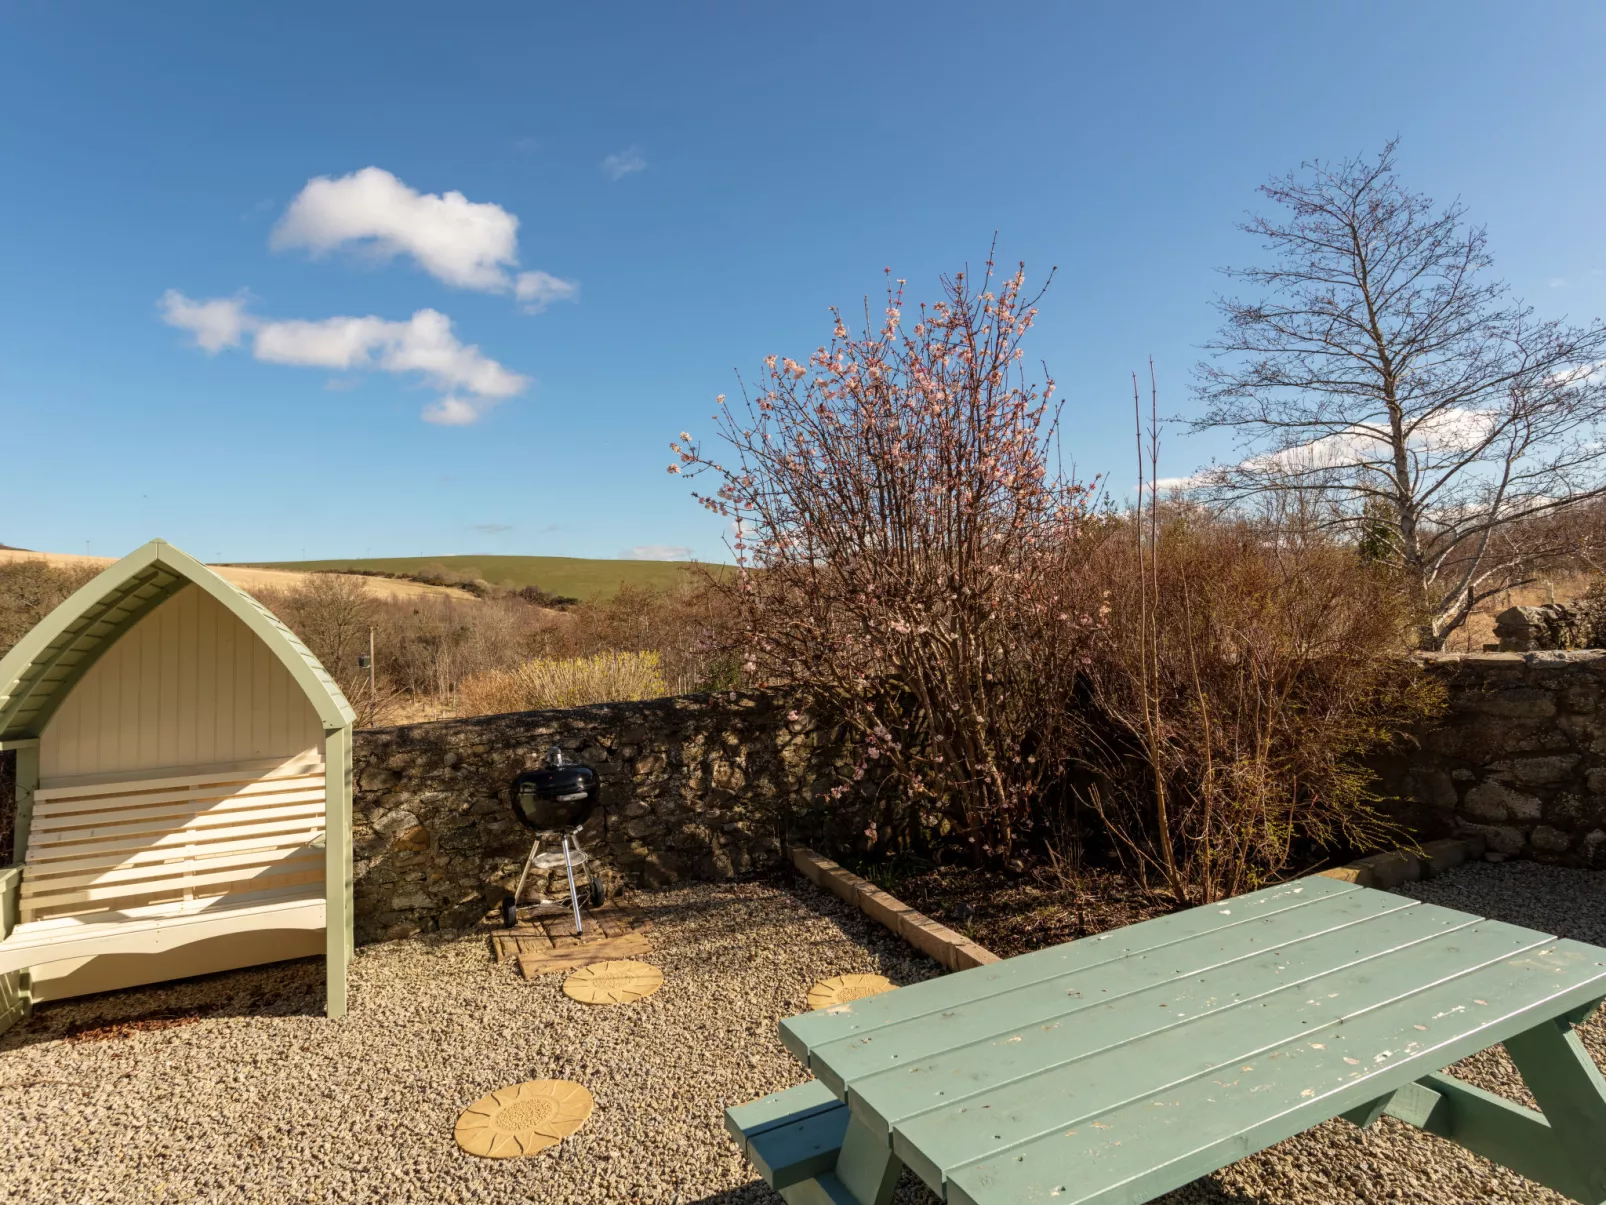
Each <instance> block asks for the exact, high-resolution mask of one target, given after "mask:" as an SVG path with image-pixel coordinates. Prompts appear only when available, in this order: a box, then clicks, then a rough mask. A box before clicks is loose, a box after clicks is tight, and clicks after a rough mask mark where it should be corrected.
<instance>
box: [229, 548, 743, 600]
mask: <svg viewBox="0 0 1606 1205" xmlns="http://www.w3.org/2000/svg"><path fill="white" fill-rule="evenodd" d="M251 564H252V565H253V566H255V567H258V568H263V569H300V570H305V571H309V572H310V571H316V570H320V569H333V570H348V571H350V570H358V571H361V570H364V569H367V570H375V571H378V572H380V573H395V574H399V575H411V574H416V573H419V572H421V571H422V570H423V569H424V567H425V566H433V565H443V566H445V567H446V568H447V569H451V570H453V571H455V572H457V573H463V574H467V575H468V576H470V577H479V578H484V579H485V580H486V581H488V582H490V583H491V584H492V585H496V586H502V585H511V586H537V587H539V588H540V589H542V590H545V591H546V592H547V593H548V594H561V595H564V596H566V597H568V598H578V599H593V598H612V597H613V596H614V595H615V594H617V593H618V592H619V587H620V586H622V585H631V586H651V587H658V588H660V589H662V588H668V587H671V586H674V585H676V584H677V583H679V582H681V581H683V580H684V579H685V576H686V574H687V571H688V570H689V569H691V563H690V562H688V561H593V560H590V559H588V558H585V557H573V556H391V557H354V558H352V559H351V560H333V561H253V562H251ZM710 567H711V568H713V569H715V570H716V571H718V570H720V569H722V568H725V567H724V566H718V565H716V566H710Z"/></svg>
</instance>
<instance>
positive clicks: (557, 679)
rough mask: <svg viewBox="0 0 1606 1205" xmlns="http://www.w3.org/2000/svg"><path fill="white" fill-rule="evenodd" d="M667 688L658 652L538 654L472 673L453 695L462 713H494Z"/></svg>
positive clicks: (646, 695)
mask: <svg viewBox="0 0 1606 1205" xmlns="http://www.w3.org/2000/svg"><path fill="white" fill-rule="evenodd" d="M668 693H669V691H668V689H667V688H666V687H665V686H664V680H663V675H662V674H661V673H660V672H659V669H658V654H657V653H611V652H607V653H597V654H596V655H594V656H591V657H570V658H566V659H563V660H554V659H548V658H537V659H535V660H531V661H526V662H524V663H523V664H522V665H518V666H515V667H514V668H513V669H508V670H491V671H490V672H488V673H483V674H476V675H474V676H473V677H471V678H468V679H466V680H465V681H464V682H463V684H462V686H461V687H460V688H459V689H458V695H457V698H458V712H459V714H461V715H494V714H496V713H499V712H507V711H545V710H549V709H557V708H566V707H584V706H586V705H587V704H590V703H623V702H627V701H630V700H634V699H656V698H659V697H661V696H663V695H666V694H668Z"/></svg>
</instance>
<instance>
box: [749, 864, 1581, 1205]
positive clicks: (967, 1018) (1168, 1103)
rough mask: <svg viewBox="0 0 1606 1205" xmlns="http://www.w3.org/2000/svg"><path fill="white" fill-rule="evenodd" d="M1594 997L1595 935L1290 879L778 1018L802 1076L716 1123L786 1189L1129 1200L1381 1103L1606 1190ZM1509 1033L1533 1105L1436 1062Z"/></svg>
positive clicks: (1487, 1150) (1516, 1165)
mask: <svg viewBox="0 0 1606 1205" xmlns="http://www.w3.org/2000/svg"><path fill="white" fill-rule="evenodd" d="M1602 996H1606V950H1602V949H1599V948H1596V947H1594V946H1589V945H1586V944H1584V943H1581V942H1575V941H1569V940H1563V939H1558V938H1556V937H1555V936H1553V935H1550V934H1545V933H1540V932H1536V931H1533V930H1529V929H1525V928H1521V927H1519V926H1516V925H1510V924H1505V923H1503V922H1500V921H1493V920H1486V919H1483V918H1480V917H1477V916H1473V915H1470V914H1467V913H1463V912H1457V911H1454V910H1451V909H1448V908H1441V907H1438V906H1436V905H1432V904H1424V903H1420V902H1418V901H1415V900H1411V899H1408V898H1406V897H1403V896H1398V895H1393V894H1390V893H1388V892H1382V891H1375V890H1371V889H1368V888H1362V887H1356V886H1355V885H1354V884H1349V883H1342V882H1339V881H1336V880H1332V879H1327V878H1321V877H1316V878H1308V879H1301V880H1298V881H1296V882H1293V883H1288V884H1284V885H1280V886H1278V887H1273V888H1268V889H1266V890H1264V891H1259V892H1255V893H1253V894H1250V895H1245V896H1240V897H1238V898H1236V899H1231V900H1226V901H1223V902H1221V903H1219V904H1212V905H1208V906H1205V907H1200V908H1194V909H1190V910H1188V911H1186V912H1182V913H1177V914H1175V915H1172V916H1167V917H1160V918H1156V919H1154V920H1150V921H1145V922H1143V923H1142V924H1138V925H1133V926H1130V927H1128V928H1125V929H1120V930H1116V931H1114V932H1111V933H1105V934H1101V935H1099V936H1096V937H1091V938H1084V939H1082V940H1080V941H1075V942H1069V943H1066V944H1064V945H1060V946H1055V947H1052V948H1050V949H1045V950H1040V951H1036V952H1034V953H1032V954H1027V955H1023V956H1020V957H1017V958H1011V959H1006V960H1004V961H1002V962H999V963H995V964H991V965H989V966H984V967H977V968H975V969H972V970H967V971H962V972H959V973H957V974H952V975H947V976H943V977H941V978H938V979H933V980H928V981H925V982H922V983H917V984H912V985H910V986H907V987H903V988H900V989H899V990H897V991H895V992H889V993H887V994H885V995H882V996H877V997H872V998H869V999H864V1000H858V1001H854V1002H852V1003H849V1004H844V1005H840V1006H837V1007H834V1008H830V1009H824V1010H820V1011H817V1012H812V1013H808V1014H805V1015H803V1016H799V1017H793V1018H790V1019H789V1020H787V1021H784V1022H782V1025H781V1036H782V1040H783V1042H784V1044H785V1045H786V1047H787V1048H788V1049H789V1050H790V1051H791V1052H792V1053H793V1054H794V1055H795V1056H796V1057H798V1059H799V1060H800V1061H801V1062H803V1064H804V1065H805V1066H806V1067H807V1068H808V1069H809V1071H811V1072H812V1073H813V1075H814V1076H815V1080H814V1081H813V1082H812V1083H809V1084H805V1085H801V1086H800V1087H798V1088H794V1089H790V1090H788V1091H787V1092H784V1093H778V1094H776V1095H775V1096H772V1097H766V1098H764V1100H762V1101H757V1102H754V1103H753V1104H752V1105H744V1106H740V1107H739V1108H736V1109H732V1110H729V1111H728V1112H727V1122H728V1124H729V1125H730V1126H731V1129H732V1132H733V1133H735V1134H737V1135H738V1140H739V1141H741V1142H742V1144H743V1149H744V1151H745V1153H746V1154H747V1156H748V1158H749V1159H750V1160H751V1161H752V1162H753V1164H754V1166H755V1167H756V1168H758V1169H759V1171H760V1172H761V1174H763V1175H764V1176H765V1177H766V1179H769V1180H770V1182H771V1184H772V1185H774V1186H775V1187H777V1188H778V1189H779V1190H780V1191H781V1193H782V1196H783V1197H784V1198H785V1199H786V1200H787V1201H788V1202H790V1203H791V1205H804V1203H810V1205H812V1203H816V1202H834V1203H836V1205H885V1203H886V1202H887V1201H888V1200H889V1199H890V1197H891V1194H892V1191H893V1188H894V1186H895V1184H896V1181H897V1177H898V1174H899V1173H900V1171H901V1170H902V1168H903V1167H905V1166H907V1167H909V1168H911V1169H913V1170H914V1171H915V1172H916V1173H917V1174H918V1175H919V1176H920V1178H921V1179H922V1180H924V1181H925V1183H926V1184H927V1185H928V1186H929V1187H930V1188H931V1189H932V1191H933V1192H935V1193H936V1194H937V1195H938V1197H939V1198H941V1199H942V1200H944V1201H947V1202H954V1203H956V1205H1025V1203H1033V1202H1041V1203H1043V1205H1049V1203H1052V1205H1071V1203H1073V1202H1077V1203H1092V1202H1097V1203H1099V1205H1138V1203H1140V1202H1145V1201H1150V1200H1152V1199H1154V1198H1155V1197H1157V1196H1160V1195H1162V1194H1163V1193H1166V1192H1169V1191H1170V1190H1172V1189H1174V1188H1177V1187H1180V1186H1181V1185H1183V1184H1186V1183H1189V1182H1190V1181H1192V1180H1194V1179H1197V1178H1198V1177H1200V1176H1202V1175H1207V1174H1209V1173H1210V1172H1212V1171H1215V1170H1217V1169H1219V1168H1221V1167H1224V1166H1226V1165H1227V1164H1229V1163H1232V1162H1235V1161H1236V1160H1238V1159H1241V1158H1243V1157H1244V1156H1246V1155H1249V1154H1252V1153H1254V1152H1255V1151H1258V1150H1262V1149H1264V1148H1265V1147H1268V1146H1271V1145H1273V1144H1274V1143H1277V1142H1280V1141H1282V1140H1283V1139H1285V1138H1289V1137H1292V1136H1293V1135H1295V1134H1298V1133H1300V1132H1302V1131H1304V1130H1307V1129H1309V1128H1311V1127H1312V1126H1315V1125H1318V1124H1320V1123H1321V1122H1324V1121H1327V1120H1329V1119H1332V1118H1335V1117H1343V1118H1345V1119H1347V1120H1348V1121H1350V1122H1352V1123H1354V1124H1357V1125H1362V1126H1365V1125H1370V1124H1372V1123H1373V1122H1374V1121H1375V1120H1376V1119H1377V1118H1378V1117H1380V1116H1382V1115H1384V1114H1385V1113H1386V1114H1388V1115H1391V1116H1394V1117H1397V1118H1399V1119H1401V1120H1403V1121H1406V1122H1409V1123H1411V1124H1413V1125H1416V1126H1418V1127H1420V1128H1422V1129H1424V1130H1426V1131H1428V1132H1429V1133H1433V1134H1437V1135H1440V1136H1441V1137H1445V1138H1449V1139H1451V1140H1453V1141H1455V1142H1457V1143H1459V1144H1461V1145H1462V1146H1464V1147H1466V1148H1468V1149H1469V1150H1472V1151H1474V1152H1476V1153H1478V1154H1481V1155H1484V1156H1486V1157H1488V1158H1490V1159H1493V1160H1495V1161H1496V1162H1499V1163H1502V1164H1504V1165H1505V1166H1507V1167H1509V1168H1511V1169H1513V1170H1514V1171H1517V1172H1519V1173H1520V1174H1522V1175H1525V1176H1527V1177H1529V1178H1530V1179H1533V1180H1536V1181H1538V1182H1540V1183H1542V1184H1545V1185H1547V1186H1549V1187H1551V1188H1554V1189H1556V1190H1557V1191H1559V1192H1561V1193H1563V1194H1565V1195H1567V1196H1569V1197H1572V1198H1573V1199H1575V1200H1578V1201H1581V1202H1590V1203H1595V1205H1599V1203H1603V1202H1606V1082H1603V1080H1602V1077H1601V1075H1600V1073H1599V1071H1598V1070H1597V1069H1596V1068H1595V1065H1594V1064H1593V1062H1592V1061H1591V1060H1590V1058H1589V1055H1588V1054H1587V1052H1586V1051H1585V1050H1584V1048H1583V1046H1582V1044H1581V1043H1580V1041H1579V1038H1578V1035H1577V1034H1576V1033H1575V1032H1574V1028H1573V1027H1574V1026H1575V1025H1577V1024H1579V1023H1581V1022H1582V1021H1583V1020H1584V1019H1585V1018H1586V1017H1587V1016H1588V1015H1589V1013H1590V1012H1591V1010H1592V1009H1593V1008H1594V1007H1595V1006H1596V1005H1597V1004H1598V1003H1599V1001H1600V999H1601V997H1602ZM1500 1043H1504V1045H1505V1047H1506V1050H1507V1052H1508V1053H1509V1054H1510V1056H1511V1057H1512V1060H1513V1061H1514V1062H1515V1063H1516V1065H1517V1068H1518V1070H1519V1071H1520V1072H1521V1074H1522V1076H1523V1079H1524V1081H1525V1082H1526V1083H1527V1085H1528V1087H1529V1088H1530V1089H1531V1090H1532V1092H1533V1094H1534V1097H1535V1099H1536V1100H1537V1102H1538V1103H1539V1105H1540V1110H1537V1111H1536V1110H1532V1109H1526V1108H1523V1107H1521V1106H1519V1105H1517V1104H1515V1103H1513V1102H1511V1101H1508V1100H1506V1099H1504V1098H1502V1097H1499V1096H1496V1095H1493V1094H1491V1093H1487V1092H1483V1091H1481V1090H1479V1089H1477V1088H1474V1087H1472V1086H1471V1085H1469V1084H1465V1083H1463V1082H1461V1081H1460V1080H1457V1079H1455V1078H1454V1077H1453V1076H1450V1075H1447V1074H1444V1072H1443V1070H1442V1069H1443V1068H1445V1067H1447V1066H1449V1065H1451V1064H1453V1063H1455V1062H1457V1061H1459V1060H1460V1059H1463V1058H1465V1057H1467V1056H1468V1055H1471V1054H1475V1053H1477V1052H1479V1051H1481V1050H1485V1049H1487V1048H1489V1047H1491V1046H1494V1045H1497V1044H1500ZM833 1102H834V1104H833ZM838 1127H840V1129H841V1134H840V1137H838V1136H837V1133H836V1131H837V1128H838ZM833 1144H834V1145H833ZM833 1153H834V1158H835V1162H834V1163H833V1162H832V1161H831V1160H832V1156H833Z"/></svg>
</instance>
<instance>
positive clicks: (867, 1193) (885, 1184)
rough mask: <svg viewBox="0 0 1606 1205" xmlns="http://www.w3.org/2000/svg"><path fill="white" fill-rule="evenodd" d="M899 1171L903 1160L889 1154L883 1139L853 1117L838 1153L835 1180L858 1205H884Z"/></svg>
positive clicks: (886, 1141) (896, 1182)
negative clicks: (850, 1194)
mask: <svg viewBox="0 0 1606 1205" xmlns="http://www.w3.org/2000/svg"><path fill="white" fill-rule="evenodd" d="M901 1171H903V1160H901V1159H899V1158H898V1157H897V1156H896V1155H894V1154H893V1153H892V1146H891V1144H890V1143H889V1142H888V1140H887V1139H885V1138H878V1137H877V1136H876V1135H875V1133H874V1131H872V1130H871V1129H870V1127H868V1126H867V1125H865V1124H864V1122H862V1121H860V1120H859V1119H858V1118H857V1117H854V1118H852V1119H850V1120H849V1121H848V1132H847V1134H846V1135H845V1136H844V1137H843V1139H842V1153H841V1154H840V1155H838V1156H837V1161H836V1178H837V1179H838V1180H839V1181H841V1183H842V1187H844V1188H846V1189H847V1190H848V1192H850V1193H852V1194H853V1198H854V1200H856V1201H858V1202H859V1205H887V1202H889V1201H891V1200H892V1190H893V1189H895V1188H896V1187H897V1186H898V1173H900V1172H901Z"/></svg>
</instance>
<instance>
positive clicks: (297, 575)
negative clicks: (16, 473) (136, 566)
mask: <svg viewBox="0 0 1606 1205" xmlns="http://www.w3.org/2000/svg"><path fill="white" fill-rule="evenodd" d="M114 559H115V558H113V557H109V556H83V555H82V554H79V553H72V552H26V551H23V550H22V549H18V548H0V561H40V560H42V561H47V562H49V563H50V564H52V565H58V566H61V567H63V568H66V567H71V566H77V565H91V566H94V567H97V568H102V569H103V568H105V567H106V566H107V565H110V564H112V562H113V560H114ZM212 567H213V568H214V569H216V570H217V572H218V574H219V575H220V576H222V577H225V578H227V579H228V580H229V581H231V582H233V583H234V584H235V585H236V586H239V587H240V588H241V589H243V590H245V591H246V592H248V593H251V592H255V591H259V590H294V589H295V588H296V587H297V586H299V585H300V584H301V583H302V582H304V581H305V580H306V579H307V578H309V577H311V576H312V575H311V574H310V573H303V572H299V571H297V570H294V569H247V568H241V567H239V566H235V565H214V566H212ZM340 576H342V577H345V576H354V575H347V574H341V575H340ZM356 580H357V581H360V582H361V583H362V584H363V585H364V586H365V587H366V588H367V589H368V591H369V592H370V593H372V594H374V595H375V596H377V597H379V598H418V597H421V596H426V595H433V596H436V597H443V598H455V599H461V600H464V601H468V602H472V601H474V596H473V595H472V594H470V593H469V592H468V591H467V590H459V589H457V588H456V587H455V586H427V585H425V584H424V583H422V582H407V581H398V580H396V579H394V578H386V577H361V576H357V577H356Z"/></svg>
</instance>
